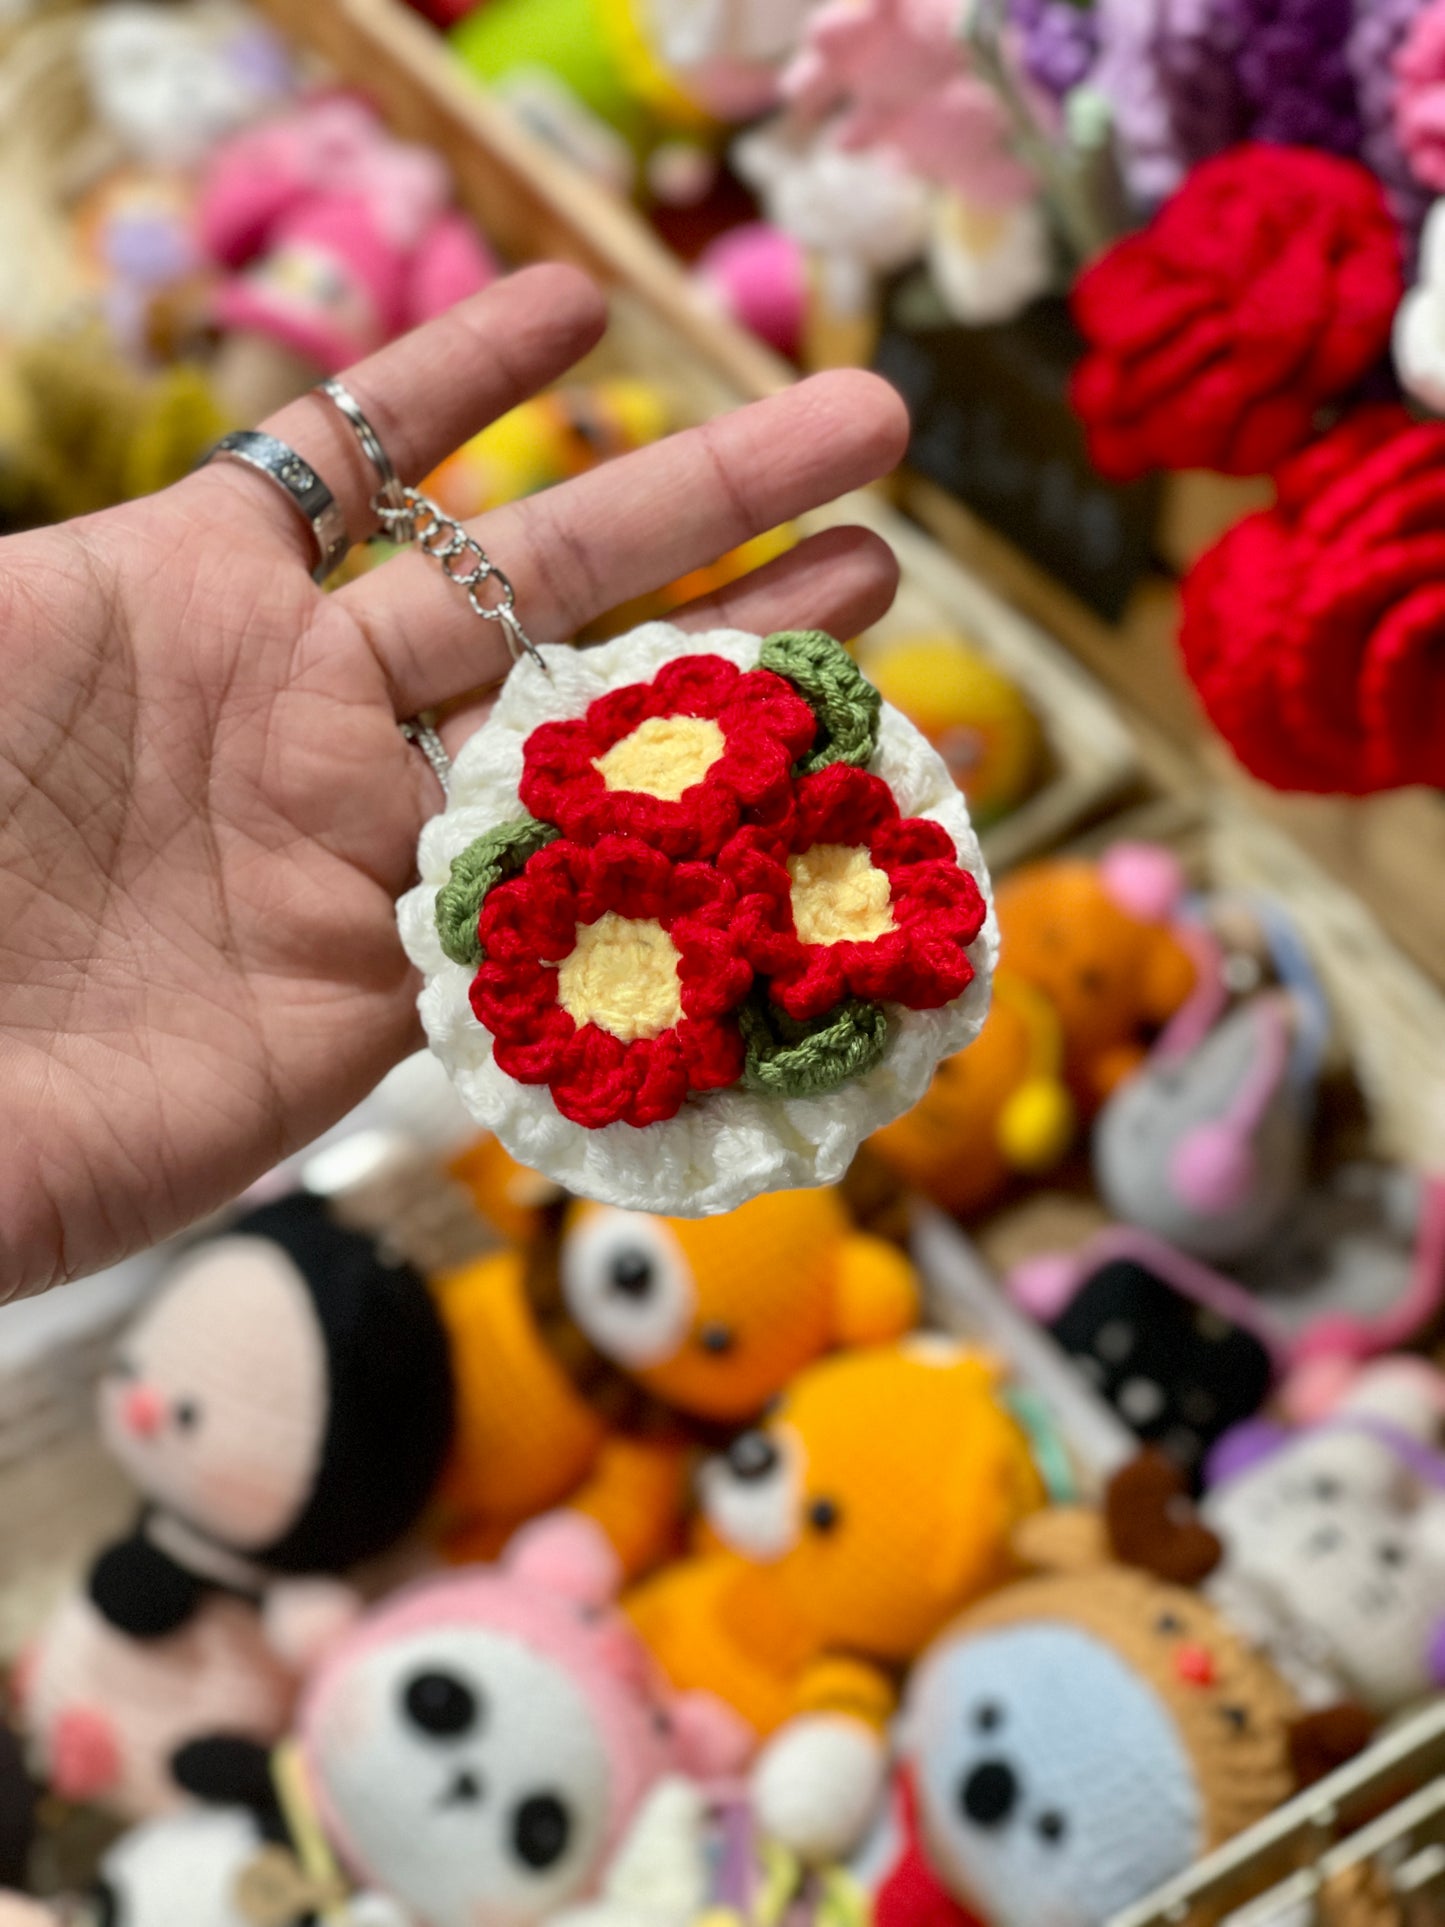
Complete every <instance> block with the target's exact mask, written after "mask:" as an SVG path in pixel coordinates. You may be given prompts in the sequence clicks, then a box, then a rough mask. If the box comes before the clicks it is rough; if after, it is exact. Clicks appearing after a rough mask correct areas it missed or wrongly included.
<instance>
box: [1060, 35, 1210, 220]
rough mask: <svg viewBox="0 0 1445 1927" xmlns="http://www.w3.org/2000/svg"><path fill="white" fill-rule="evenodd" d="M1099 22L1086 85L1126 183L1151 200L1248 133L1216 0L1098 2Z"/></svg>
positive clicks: (1142, 199) (1142, 198)
mask: <svg viewBox="0 0 1445 1927" xmlns="http://www.w3.org/2000/svg"><path fill="white" fill-rule="evenodd" d="M1097 23H1098V35H1099V60H1098V64H1097V66H1096V67H1095V69H1094V72H1093V75H1092V76H1091V81H1092V85H1093V86H1094V87H1095V88H1097V89H1098V91H1099V92H1100V93H1101V94H1102V95H1103V96H1104V98H1105V99H1106V100H1107V101H1108V103H1109V107H1110V110H1111V112H1112V114H1113V118H1114V129H1115V133H1116V135H1117V137H1118V144H1119V151H1120V161H1121V164H1122V166H1123V169H1124V178H1125V180H1126V182H1127V183H1128V186H1129V190H1130V192H1131V193H1132V194H1133V195H1134V197H1135V199H1136V200H1138V201H1140V202H1142V203H1143V204H1144V205H1145V206H1151V205H1153V204H1154V203H1156V202H1158V201H1162V200H1165V199H1167V198H1168V196H1169V195H1170V194H1172V193H1173V192H1174V190H1175V188H1177V187H1178V186H1179V184H1180V182H1181V181H1182V180H1183V178H1184V176H1185V174H1187V173H1188V171H1189V169H1190V168H1191V167H1192V166H1193V165H1194V164H1195V163H1196V162H1197V161H1201V160H1205V159H1207V158H1208V156H1209V155H1211V154H1218V153H1220V152H1222V151H1223V149H1224V148H1226V147H1233V146H1234V145H1235V143H1236V142H1237V141H1240V140H1243V139H1244V137H1245V135H1246V133H1247V131H1248V116H1247V113H1246V108H1245V102H1244V99H1243V96H1242V93H1241V90H1240V86H1239V80H1238V75H1237V72H1236V66H1237V60H1238V45H1237V40H1236V36H1235V26H1234V23H1233V22H1232V20H1231V19H1230V18H1229V16H1228V14H1227V12H1225V11H1224V10H1223V9H1222V8H1221V6H1220V0H1098V13H1097Z"/></svg>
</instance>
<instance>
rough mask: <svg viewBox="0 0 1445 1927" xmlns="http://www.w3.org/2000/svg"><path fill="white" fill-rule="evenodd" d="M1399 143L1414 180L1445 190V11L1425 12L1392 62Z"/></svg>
mask: <svg viewBox="0 0 1445 1927" xmlns="http://www.w3.org/2000/svg"><path fill="white" fill-rule="evenodd" d="M1393 65H1394V75H1395V89H1394V98H1393V102H1392V106H1393V121H1394V134H1395V139H1396V140H1397V141H1398V143H1399V145H1400V149H1401V151H1402V152H1403V154H1404V156H1405V160H1406V163H1407V164H1408V166H1409V169H1410V172H1411V174H1412V175H1413V176H1414V178H1415V180H1417V181H1418V182H1419V183H1420V184H1421V186H1423V187H1426V188H1429V189H1430V190H1432V191H1433V192H1434V193H1437V194H1438V193H1440V192H1441V191H1442V190H1445V7H1441V6H1439V5H1438V4H1431V5H1429V6H1425V7H1421V8H1420V10H1419V11H1418V12H1417V13H1416V14H1415V17H1414V19H1413V20H1412V21H1411V23H1410V29H1409V32H1408V33H1407V34H1405V35H1404V37H1403V39H1402V41H1401V43H1400V45H1399V47H1398V48H1397V50H1396V52H1395V58H1394V63H1393Z"/></svg>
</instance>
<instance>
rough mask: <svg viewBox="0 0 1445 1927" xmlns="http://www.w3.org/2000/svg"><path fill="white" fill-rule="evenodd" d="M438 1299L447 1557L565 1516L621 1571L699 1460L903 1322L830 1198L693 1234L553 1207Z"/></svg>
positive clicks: (907, 1297) (898, 1270)
mask: <svg viewBox="0 0 1445 1927" xmlns="http://www.w3.org/2000/svg"><path fill="white" fill-rule="evenodd" d="M491 1177H492V1184H493V1186H495V1182H496V1173H495V1171H493V1172H492V1174H491ZM436 1293H437V1303H438V1306H439V1308H440V1311H441V1315H442V1319H443V1321H444V1323H445V1324H446V1326H447V1329H448V1332H449V1334H450V1337H451V1342H452V1353H453V1359H454V1367H455V1372H456V1378H457V1388H458V1417H457V1445H456V1451H455V1453H454V1456H453V1460H452V1466H451V1470H450V1473H449V1476H448V1479H447V1482H446V1486H445V1492H444V1500H445V1504H446V1507H447V1508H448V1510H449V1511H450V1513H451V1515H452V1519H453V1522H454V1538H453V1542H452V1543H453V1550H454V1551H462V1552H465V1553H468V1554H472V1555H476V1554H486V1553H489V1552H491V1551H494V1550H495V1549H496V1547H497V1546H498V1545H499V1544H500V1543H501V1542H502V1541H503V1540H504V1539H505V1538H506V1537H507V1535H508V1534H509V1533H510V1532H511V1531H512V1529H513V1528H514V1527H515V1526H516V1525H518V1524H519V1523H521V1521H523V1520H524V1519H527V1518H529V1517H531V1516H533V1515H534V1514H535V1513H537V1512H539V1511H542V1510H545V1509H547V1508H549V1507H551V1506H556V1505H562V1504H569V1505H571V1506H573V1507H576V1508H578V1509H579V1510H582V1511H585V1512H587V1513H589V1514H590V1515H591V1516H592V1517H594V1518H595V1519H596V1520H597V1521H598V1522H599V1523H600V1524H601V1525H603V1527H604V1528H605V1529H606V1531H607V1533H608V1536H609V1537H610V1538H611V1540H612V1543H613V1545H614V1547H615V1548H616V1550H617V1552H618V1554H619V1556H620V1557H621V1559H622V1561H623V1564H624V1566H625V1567H626V1569H627V1570H628V1571H629V1572H632V1573H636V1572H639V1571H641V1570H643V1569H644V1568H645V1567H647V1566H648V1565H650V1564H652V1563H654V1562H655V1561H656V1560H657V1558H658V1557H659V1556H661V1555H662V1554H663V1553H664V1552H665V1551H667V1550H669V1549H671V1548H672V1547H673V1546H674V1544H675V1540H676V1534H677V1530H678V1525H679V1521H680V1517H681V1511H682V1501H683V1498H684V1495H685V1489H686V1479H687V1473H688V1470H689V1467H690V1465H691V1462H692V1458H693V1455H694V1454H695V1452H696V1451H697V1449H698V1448H699V1447H700V1446H703V1447H708V1448H715V1447H716V1446H718V1445H720V1444H723V1443H726V1441H727V1440H728V1439H729V1438H730V1437H731V1436H732V1435H733V1434H734V1433H735V1432H737V1431H738V1430H739V1429H740V1428H742V1427H743V1426H745V1425H748V1424H751V1423H752V1422H753V1421H754V1420H755V1419H756V1418H757V1417H758V1415H759V1414H760V1413H761V1412H762V1410H763V1408H764V1407H765V1406H766V1405H767V1404H768V1402H769V1400H770V1399H772V1398H774V1397H775V1396H776V1395H777V1394H778V1393H779V1392H781V1391H782V1390H783V1389H784V1388H785V1387H786V1386H787V1385H788V1383H789V1382H790V1381H791V1379H792V1378H793V1377H794V1376H795V1374H796V1373H797V1372H799V1371H800V1370H801V1369H802V1368H803V1367H805V1366H807V1365H809V1364H811V1363H812V1362H813V1360H815V1359H816V1358H818V1357H819V1356H820V1355H821V1354H822V1353H824V1352H825V1351H828V1350H831V1349H832V1348H833V1347H835V1346H841V1345H863V1344H870V1343H882V1342H884V1341H886V1340H888V1339H893V1338H897V1337H899V1336H900V1335H901V1334H902V1333H903V1332H905V1331H906V1330H908V1328H909V1327H910V1326H911V1325H912V1324H913V1322H914V1320H915V1318H916V1316H917V1289H916V1285H915V1282H914V1278H913V1273H912V1270H911V1268H910V1266H909V1265H908V1262H907V1260H906V1259H905V1258H903V1256H902V1255H901V1254H900V1253H899V1252H898V1251H897V1250H895V1249H894V1247H893V1246H891V1245H889V1244H885V1243H884V1242H883V1241H882V1240H880V1239H877V1238H874V1237H871V1236H868V1235H866V1234H864V1233H862V1232H859V1231H857V1230H855V1229H854V1227H853V1223H852V1220H851V1218H850V1216H849V1213H848V1209H847V1206H846V1205H845V1203H844V1201H843V1198H842V1196H841V1194H840V1193H839V1192H837V1191H833V1190H818V1191H793V1192H778V1193H774V1194H772V1195H770V1196H767V1197H762V1198H755V1199H754V1200H753V1201H752V1202H751V1203H750V1204H746V1205H742V1206H740V1207H739V1209H738V1210H736V1211H733V1212H729V1213H728V1214H727V1215H726V1216H724V1217H720V1218H709V1219H702V1220H694V1219H670V1218H657V1217H652V1216H649V1215H648V1214H646V1213H644V1212H631V1211H616V1210H613V1209H612V1208H610V1207H607V1206H587V1205H583V1206H575V1205H572V1206H569V1205H566V1204H559V1205H557V1206H554V1207H552V1209H551V1210H550V1212H549V1213H548V1214H547V1216H546V1220H545V1222H543V1223H542V1224H541V1225H540V1226H539V1227H538V1229H537V1230H535V1231H534V1232H533V1234H532V1235H531V1237H530V1239H529V1240H528V1241H527V1243H526V1244H525V1245H524V1246H523V1247H521V1248H519V1249H515V1250H511V1251H507V1252H503V1253H500V1254H497V1255H494V1256H492V1257H489V1258H485V1259H483V1260H481V1261H480V1262H479V1263H478V1264H476V1265H473V1266H469V1267H467V1268H466V1269H465V1270H463V1271H460V1272H456V1273H452V1274H449V1275H447V1276H444V1277H442V1278H441V1279H439V1280H438V1282H437V1286H436Z"/></svg>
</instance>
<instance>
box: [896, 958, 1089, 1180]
mask: <svg viewBox="0 0 1445 1927" xmlns="http://www.w3.org/2000/svg"><path fill="white" fill-rule="evenodd" d="M1063 1054H1064V1039H1063V1030H1062V1027H1061V1025H1060V1023H1059V1019H1058V1015H1057V1013H1056V1012H1055V1010H1054V1007H1053V1005H1052V1004H1051V1003H1050V1002H1049V999H1048V998H1047V997H1046V996H1045V995H1044V993H1043V992H1042V991H1041V990H1036V989H1035V988H1034V986H1033V985H1032V984H1029V983H1026V982H1025V981H1024V980H1023V979H1022V978H1021V977H1019V976H1018V975H1017V974H1016V973H1015V972H1014V971H1013V970H1011V969H1009V968H1008V966H1007V965H1004V964H1000V966H999V968H998V970H997V971H996V972H995V975H994V981H993V1003H992V1005H991V1006H990V1008H989V1013H988V1017H987V1019H986V1021H985V1023H984V1027H983V1029H982V1030H981V1031H980V1032H979V1034H978V1041H977V1042H976V1043H974V1044H973V1045H971V1046H970V1048H969V1049H968V1050H966V1051H960V1052H959V1054H958V1055H957V1056H956V1057H946V1058H945V1059H944V1061H943V1062H942V1063H941V1064H940V1065H939V1067H938V1069H937V1071H936V1072H935V1073H934V1078H933V1082H932V1084H930V1085H929V1087H928V1090H927V1093H926V1094H925V1095H924V1096H923V1097H922V1098H921V1099H920V1101H919V1102H918V1103H917V1104H915V1105H914V1107H913V1109H912V1110H911V1111H909V1112H907V1113H906V1114H905V1115H904V1116H903V1117H900V1118H898V1119H897V1120H896V1122H894V1123H892V1124H886V1125H885V1126H884V1127H883V1129H882V1130H881V1131H875V1132H874V1133H873V1136H872V1137H871V1138H870V1139H869V1140H868V1144H869V1149H870V1150H871V1151H873V1152H874V1153H875V1154H876V1156H877V1157H878V1158H879V1159H880V1160H881V1161H882V1162H883V1163H884V1164H886V1165H887V1166H888V1167H889V1168H890V1169H891V1170H892V1171H894V1172H896V1173H897V1175H898V1176H899V1177H900V1178H902V1179H904V1180H905V1181H906V1182H907V1183H909V1184H911V1185H914V1186H916V1187H917V1189H918V1190H920V1191H922V1192H923V1193H924V1195H925V1196H926V1197H928V1198H931V1199H932V1201H933V1202H934V1203H935V1204H937V1205H940V1206H942V1208H943V1209H944V1210H945V1211H953V1212H956V1213H957V1214H958V1215H959V1216H960V1217H962V1216H964V1215H966V1214H967V1213H969V1212H971V1211H978V1210H981V1209H982V1208H983V1207H984V1206H985V1205H988V1204H991V1203H993V1201H994V1200H995V1199H996V1198H997V1197H998V1196H999V1195H1000V1194H1001V1193H1002V1192H1003V1191H1004V1190H1005V1189H1006V1187H1007V1186H1008V1183H1009V1180H1010V1178H1011V1177H1012V1175H1013V1174H1014V1173H1015V1172H1039V1171H1044V1170H1047V1169H1048V1167H1049V1166H1050V1165H1051V1164H1054V1163H1055V1162H1057V1160H1058V1159H1059V1158H1061V1157H1062V1156H1063V1154H1064V1152H1065V1151H1067V1149H1068V1148H1069V1144H1070V1142H1071V1140H1072V1138H1073V1134H1074V1114H1075V1107H1074V1102H1073V1098H1072V1097H1071V1095H1070V1093H1069V1091H1068V1088H1067V1086H1066V1085H1065V1084H1064V1083H1063V1081H1062V1073H1063Z"/></svg>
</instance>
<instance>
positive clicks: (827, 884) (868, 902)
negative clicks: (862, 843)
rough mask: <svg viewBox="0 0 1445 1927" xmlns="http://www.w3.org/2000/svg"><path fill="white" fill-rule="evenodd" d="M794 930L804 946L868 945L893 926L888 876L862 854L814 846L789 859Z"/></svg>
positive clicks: (839, 845)
mask: <svg viewBox="0 0 1445 1927" xmlns="http://www.w3.org/2000/svg"><path fill="white" fill-rule="evenodd" d="M788 874H789V876H791V877H792V879H793V926H794V928H795V929H796V930H797V933H798V936H799V938H800V939H801V940H802V941H803V942H804V943H872V942H873V940H874V938H875V937H882V936H886V935H887V933H888V932H889V931H890V930H891V929H892V928H893V906H892V900H891V893H890V891H889V888H888V878H887V876H886V875H885V873H884V872H883V871H882V870H877V869H875V868H874V867H873V859H872V858H871V857H870V856H869V854H868V852H867V851H866V850H859V849H854V848H851V847H850V846H849V845H847V844H845V843H815V844H814V845H813V847H812V849H811V850H805V851H804V852H803V854H802V855H801V856H790V857H789V858H788Z"/></svg>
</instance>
